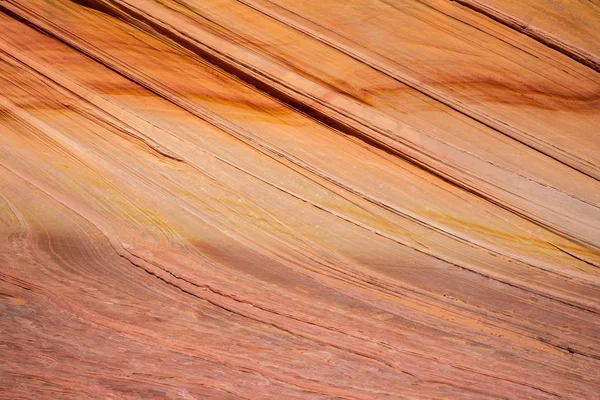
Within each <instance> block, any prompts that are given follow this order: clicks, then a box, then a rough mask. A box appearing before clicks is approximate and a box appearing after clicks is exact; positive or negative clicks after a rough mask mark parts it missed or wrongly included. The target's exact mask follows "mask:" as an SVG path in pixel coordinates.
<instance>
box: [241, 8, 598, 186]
mask: <svg viewBox="0 0 600 400" xmlns="http://www.w3.org/2000/svg"><path fill="white" fill-rule="evenodd" d="M239 1H240V2H241V3H243V4H246V5H248V6H250V7H251V8H253V9H255V10H258V11H260V12H261V13H263V14H265V15H268V16H269V17H271V18H275V19H277V20H279V21H281V22H282V23H284V24H286V25H289V26H292V27H294V28H295V29H298V30H299V31H301V32H303V33H305V34H307V35H308V36H310V37H312V38H314V39H315V40H319V41H322V42H323V43H326V44H327V45H329V46H331V47H333V48H336V49H338V50H340V51H342V52H344V53H345V54H347V55H348V56H350V57H352V58H355V59H357V60H359V61H360V62H363V63H365V64H367V65H369V66H371V67H373V68H375V69H377V70H378V71H381V72H382V73H385V74H386V75H388V76H390V77H393V78H394V79H397V80H398V81H399V82H402V83H403V84H406V85H408V86H410V87H411V88H413V89H415V90H417V91H419V92H421V93H423V94H425V95H426V96H428V97H431V98H432V99H434V100H436V101H438V102H440V103H442V104H444V105H446V106H448V107H450V108H452V109H453V110H455V111H457V112H459V113H461V114H464V115H466V116H468V117H469V118H472V119H473V120H475V121H477V122H479V123H481V124H483V125H485V126H487V127H489V128H491V129H493V130H495V131H497V132H501V133H503V134H505V135H507V136H508V137H510V138H512V139H513V140H516V141H518V142H519V143H522V144H524V145H528V146H531V147H532V148H533V149H535V150H536V151H539V152H541V153H542V154H544V155H546V156H548V157H551V158H553V159H555V160H557V161H559V162H561V163H564V164H565V165H567V166H569V167H571V168H574V169H575V170H577V171H578V172H580V173H583V174H586V175H588V176H590V177H592V178H594V179H598V177H599V176H600V175H598V171H597V165H596V163H595V162H594V160H593V159H591V160H590V159H585V158H584V157H581V156H580V155H576V154H570V153H569V151H570V150H566V149H565V146H560V145H554V144H552V143H550V142H545V141H543V139H540V138H539V137H537V136H538V135H536V134H533V133H531V132H529V131H528V130H526V129H520V128H519V127H518V126H517V125H518V124H507V123H506V122H505V121H504V120H503V118H502V117H499V116H497V115H496V116H495V115H493V112H492V113H490V112H489V111H488V112H486V111H482V110H479V109H478V107H477V106H476V105H475V106H474V105H471V104H467V103H466V102H465V101H462V100H461V99H460V98H459V97H458V96H456V95H455V93H452V92H450V93H448V92H447V91H445V90H443V88H437V87H435V86H436V85H435V82H434V81H435V79H431V80H432V81H433V82H431V83H428V82H427V81H428V80H429V79H428V77H427V76H426V75H425V76H423V77H421V78H419V77H418V75H419V74H418V73H417V71H415V69H412V68H410V67H407V66H405V65H400V64H399V63H397V62H395V61H394V59H393V57H389V56H386V55H383V54H380V53H377V52H376V51H374V50H371V49H370V48H369V47H368V46H365V45H362V44H361V43H358V42H356V41H354V40H352V37H351V36H349V37H348V36H344V34H342V33H338V32H336V31H335V30H334V29H329V28H327V27H325V26H322V25H319V24H318V23H316V22H314V20H311V19H310V18H309V17H308V16H304V15H302V13H301V12H295V11H293V10H292V9H291V7H287V8H286V7H285V6H283V5H280V4H279V3H281V2H273V1H269V0H265V1H262V0H259V1H256V0H239ZM273 8H275V9H276V11H272V9H273ZM431 8H432V9H433V10H435V11H439V10H438V9H437V8H435V7H431ZM298 20H300V22H298ZM465 24H466V22H465ZM475 29H479V28H476V27H475ZM438 86H439V85H438ZM513 122H514V121H513Z"/></svg>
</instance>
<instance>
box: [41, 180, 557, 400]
mask: <svg viewBox="0 0 600 400" xmlns="http://www.w3.org/2000/svg"><path fill="white" fill-rule="evenodd" d="M36 186H38V185H37V183H36ZM85 214H86V215H89V213H88V212H86V213H85ZM107 322H108V321H107ZM125 331H127V330H125ZM138 331H139V330H138ZM140 333H141V332H140ZM144 336H150V337H152V336H154V335H153V334H152V333H151V332H150V331H147V332H145V333H144ZM213 357H214V355H213ZM463 369H464V368H463ZM466 370H471V369H466ZM494 379H499V377H497V376H494ZM500 379H501V378H500ZM508 381H510V382H514V381H513V380H511V379H508ZM515 383H518V384H519V385H525V383H521V382H515ZM527 386H530V385H527ZM531 387H534V386H531ZM534 388H535V387H534ZM536 390H541V391H542V392H545V393H551V392H548V391H547V390H544V389H539V388H537V389H536ZM480 393H485V392H480ZM487 395H490V393H488V394H487Z"/></svg>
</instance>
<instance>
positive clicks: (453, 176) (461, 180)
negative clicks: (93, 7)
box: [80, 3, 596, 245]
mask: <svg viewBox="0 0 600 400" xmlns="http://www.w3.org/2000/svg"><path fill="white" fill-rule="evenodd" d="M94 4H95V3H94ZM98 7H100V6H98ZM107 7H108V6H107ZM125 7H127V5H126V6H125ZM100 8H102V7H100ZM105 9H106V7H105ZM128 11H129V12H130V14H131V15H133V16H134V17H137V18H142V21H144V23H149V21H150V20H149V19H150V18H153V17H152V16H150V15H148V14H146V16H140V15H139V13H138V11H136V10H133V11H132V10H131V9H128ZM111 13H114V9H113V11H111ZM166 16H167V14H165V13H163V14H161V18H166ZM184 26H185V25H184ZM154 27H155V28H157V29H159V31H160V32H162V33H165V31H164V29H165V28H164V26H163V25H162V24H161V25H156V24H154ZM168 29H170V31H168V32H166V33H168V34H169V38H171V39H174V40H175V41H176V42H178V43H180V44H182V45H184V46H186V45H187V46H186V47H188V48H189V47H190V45H191V46H192V50H194V51H196V52H198V51H199V46H200V47H203V46H204V44H203V43H206V39H207V33H202V39H203V42H202V43H200V42H198V41H197V40H195V41H194V43H190V39H189V36H188V38H186V37H185V36H184V37H181V36H177V35H178V33H177V30H175V31H174V30H173V29H174V28H172V25H171V28H168ZM179 29H183V28H181V27H180V28H179ZM190 29H192V31H193V33H195V34H198V32H199V31H198V29H197V28H196V27H192V28H190ZM173 35H175V38H174V37H173ZM209 36H210V34H209ZM192 37H193V36H192ZM209 40H210V39H209ZM212 40H213V42H214V40H217V42H215V43H218V44H219V46H220V48H221V49H222V48H231V46H232V44H229V43H225V44H223V41H222V40H221V41H219V39H218V38H214V37H213V39H212ZM209 43H210V41H209ZM214 46H216V45H214ZM214 46H213V49H209V50H210V51H213V53H212V54H208V56H207V53H206V47H205V46H204V50H202V49H200V54H201V55H202V56H203V57H205V58H206V57H208V60H209V61H211V62H213V63H216V65H217V66H219V67H222V68H225V69H226V70H229V71H230V72H233V73H234V74H236V75H238V76H240V77H241V78H243V79H244V80H246V81H249V82H250V83H252V84H253V85H255V86H256V85H258V87H259V88H260V89H261V90H264V91H266V92H267V93H269V94H271V95H274V96H275V97H277V98H279V99H281V100H283V101H284V102H287V103H291V104H292V105H293V106H295V107H297V108H299V109H301V110H305V111H306V110H307V109H306V107H307V106H308V107H310V109H309V110H308V111H309V114H310V115H312V116H313V117H316V118H317V119H319V120H321V121H322V122H325V123H326V124H329V125H331V126H333V127H334V128H337V129H341V130H342V131H343V132H345V133H350V134H352V135H354V136H358V137H361V138H363V139H365V138H367V142H369V143H373V140H375V141H376V143H378V144H381V145H383V146H384V148H387V149H388V151H390V150H391V151H393V152H394V153H396V154H401V155H402V156H403V157H408V158H409V159H410V160H411V161H412V162H414V163H416V164H417V165H420V166H424V167H426V168H427V169H428V170H429V171H432V172H434V173H436V174H438V175H440V176H442V177H443V178H445V179H450V180H451V181H452V182H454V183H455V184H459V185H460V186H461V187H463V188H465V189H467V190H470V191H473V192H474V193H477V194H478V195H480V196H484V198H486V199H488V200H490V201H494V203H495V204H497V205H501V206H503V207H507V206H508V204H515V203H519V202H522V201H524V200H525V198H524V197H521V196H517V195H515V194H513V193H506V194H505V196H503V198H500V199H498V200H496V199H495V198H494V197H495V196H497V194H498V193H504V188H503V187H502V186H499V185H494V186H492V187H491V188H489V189H484V188H482V186H486V185H489V184H490V180H489V179H488V180H484V181H481V180H480V178H479V176H477V175H476V174H473V173H471V172H469V171H485V170H486V169H489V168H490V167H492V168H494V171H495V173H496V174H504V175H506V178H503V179H512V178H514V176H515V173H514V172H511V173H507V171H504V170H503V168H499V166H493V165H490V164H489V163H488V162H484V161H483V160H479V159H477V158H475V157H473V156H472V155H471V154H468V153H467V154H465V153H464V152H460V153H459V154H460V155H461V157H462V158H463V159H464V157H465V156H467V157H471V158H470V161H469V163H470V164H471V165H470V166H468V167H466V166H465V167H463V166H460V165H457V166H456V167H454V168H455V169H453V170H448V165H451V164H450V163H451V162H452V161H453V160H452V159H449V158H448V156H446V158H444V160H443V162H441V163H440V162H439V159H436V158H433V157H432V155H431V154H429V153H428V150H427V148H426V147H425V148H424V147H422V144H420V142H422V141H423V139H426V140H431V139H432V138H431V137H427V136H424V135H422V133H419V132H416V134H417V136H415V134H414V132H411V131H408V130H407V129H406V127H402V128H401V132H402V133H401V134H400V135H399V136H400V137H409V138H413V140H414V143H417V146H418V147H414V145H413V144H410V142H409V143H407V145H408V147H405V146H403V147H401V149H400V153H397V150H398V145H399V142H397V140H396V139H397V138H396V137H394V138H388V137H389V135H388V134H387V133H385V132H384V131H382V130H381V129H377V126H376V125H373V124H372V122H373V121H369V124H365V122H361V121H357V120H350V121H346V122H343V121H342V123H343V124H344V125H342V126H340V125H339V123H337V122H336V121H332V120H331V119H330V117H329V116H328V115H324V114H323V113H321V111H319V110H318V109H315V108H313V107H312V106H310V105H308V104H307V102H308V101H315V100H318V98H319V97H324V96H325V97H326V96H327V94H326V93H327V92H322V93H321V94H319V95H316V96H315V95H312V94H307V95H309V97H308V98H307V97H306V95H302V94H300V93H299V92H297V89H293V88H290V87H287V88H286V87H284V88H283V90H286V91H288V93H289V90H292V96H295V95H300V96H303V97H301V99H300V101H304V104H300V105H298V103H297V101H296V100H294V99H290V98H289V95H288V94H285V93H284V94H283V96H284V97H282V93H281V91H279V90H278V89H276V88H275V86H281V84H283V82H282V81H279V80H273V79H274V78H265V76H264V75H263V76H261V74H260V72H261V71H263V70H264V71H271V73H272V72H273V68H274V67H273V65H270V64H267V66H266V67H265V66H264V62H263V63H262V64H260V61H257V58H256V57H257V55H252V56H251V60H253V61H254V63H255V64H256V65H263V67H262V69H259V70H258V73H259V75H258V79H263V80H264V79H269V81H268V82H267V83H265V82H264V81H259V83H258V84H257V82H256V79H257V77H256V71H254V72H255V73H254V74H253V75H251V76H249V75H248V69H250V71H251V72H252V70H253V69H254V68H255V67H254V66H253V65H252V64H250V65H243V64H239V61H238V65H241V67H242V68H244V69H245V71H240V69H239V68H238V67H236V66H235V65H232V64H230V63H229V61H227V60H228V59H229V58H230V56H229V53H231V54H239V51H238V52H237V53H236V50H235V46H234V47H233V49H232V50H229V51H228V53H222V52H218V53H216V55H215V53H214V48H215V47H214ZM226 46H228V47H226ZM80 47H81V46H80ZM80 50H81V48H80ZM82 51H85V50H82ZM224 63H225V64H224ZM232 68H234V70H233V71H232ZM277 68H279V69H281V67H277V66H275V70H274V71H275V73H276V74H277ZM281 73H283V74H284V76H287V81H286V82H285V84H288V82H289V81H293V80H292V79H291V78H290V76H292V75H293V74H294V73H293V72H291V71H289V70H285V69H284V70H283V71H282V72H279V74H281ZM240 74H241V75H240ZM295 78H298V79H301V78H299V77H298V76H295ZM301 82H303V84H302V87H303V90H305V88H307V87H314V85H315V84H314V82H306V80H304V81H302V80H301ZM273 90H275V92H274V91H273ZM321 90H322V89H321ZM324 93H325V94H324ZM344 100H345V101H346V103H347V102H348V101H349V100H348V99H344ZM321 105H322V106H324V107H326V108H327V111H326V112H331V106H330V105H329V104H325V103H322V104H321ZM355 105H356V104H355ZM351 110H352V109H349V111H344V112H343V114H342V115H341V116H340V114H339V113H338V114H337V115H338V117H336V118H337V119H338V120H339V118H345V119H346V118H349V117H350V116H354V115H361V114H365V113H367V114H373V117H374V118H375V120H378V119H379V120H381V119H382V118H384V121H385V118H386V117H385V116H383V115H382V114H381V113H378V112H377V111H375V110H372V109H364V108H363V109H358V110H354V111H351ZM310 111H313V112H310ZM315 111H316V112H317V114H314V112H315ZM333 111H334V112H339V111H340V110H339V109H338V110H333ZM342 111H343V109H342ZM357 123H360V124H361V126H362V127H363V128H362V129H361V131H360V132H357V131H356V129H355V128H349V127H350V126H352V125H354V126H355V125H356V124H357ZM385 123H386V124H387V125H390V123H391V124H394V122H393V120H389V121H386V122H385ZM396 124H397V122H396ZM373 128H376V131H375V132H373V130H372V129H373ZM348 129H350V131H348ZM382 135H384V136H382ZM373 138H375V139H373ZM390 140H391V141H390ZM425 143H426V142H425ZM434 145H435V146H437V147H438V148H439V147H440V146H442V148H443V146H448V145H447V144H446V143H443V142H437V143H435V144H434ZM447 148H448V150H444V152H446V153H447V154H451V153H452V152H454V151H455V150H457V149H456V148H455V147H454V148H452V147H447ZM415 151H416V152H415ZM423 151H425V153H423ZM461 162H462V161H461ZM481 163H484V164H483V166H476V165H477V164H481ZM457 167H458V169H456V168H457ZM461 175H466V179H465V177H461ZM471 179H476V180H477V181H478V183H477V186H473V184H469V183H468V182H469V180H471ZM495 179H497V178H495ZM521 179H524V183H525V182H526V183H525V184H523V185H521V187H522V188H524V189H525V190H527V189H526V188H527V187H528V186H530V185H531V180H530V179H528V178H526V177H523V178H521ZM539 188H541V189H542V190H547V189H549V188H550V187H546V188H544V187H543V186H540V187H539ZM534 193H535V191H533V192H530V194H534ZM547 194H551V193H547ZM552 195H553V196H555V197H556V196H563V195H566V192H561V191H558V192H554V193H552ZM506 196H508V197H509V198H510V197H512V200H508V199H507V198H506ZM534 196H535V195H534ZM531 198H532V197H531V196H529V197H528V199H527V200H526V201H528V202H531ZM554 203H556V201H555V202H554ZM584 204H585V203H584ZM587 204H588V205H589V206H590V207H595V205H594V203H591V202H588V203H587ZM537 206H538V207H539V206H541V204H539V203H538V204H537ZM521 207H522V206H521ZM510 209H511V210H512V211H514V212H516V213H518V214H519V215H520V216H522V217H525V218H528V219H530V220H532V221H535V222H536V223H542V224H543V226H545V227H550V228H551V229H553V230H556V231H557V232H561V233H563V234H567V235H568V237H570V238H575V239H576V240H582V239H583V238H582V237H581V236H580V235H574V234H573V233H570V232H567V231H565V227H566V226H569V225H571V224H572V223H573V220H572V216H567V215H563V216H559V215H557V214H554V218H547V215H548V212H550V210H549V209H548V208H546V207H544V209H543V211H539V212H536V213H535V215H536V217H535V218H532V210H531V209H530V208H525V209H520V207H517V206H513V207H511V208H510ZM570 209H571V210H572V208H570ZM552 212H553V213H556V212H557V210H552ZM590 212H593V211H591V209H589V210H588V211H586V212H585V217H582V218H581V219H580V220H579V221H580V222H579V223H583V224H586V225H587V223H586V220H587V219H588V218H589V216H590ZM542 216H544V217H542ZM556 218H561V223H560V228H557V224H552V225H548V223H549V222H550V223H552V222H551V221H555V220H556ZM593 226H594V225H593V224H592V225H587V227H586V228H585V229H593ZM557 229H558V230H557ZM571 232H573V231H571ZM586 236H588V235H587V234H586ZM589 236H590V237H594V236H595V235H594V234H590V235H589ZM583 240H584V242H586V243H589V244H593V243H594V242H593V241H592V242H589V240H588V239H583ZM594 245H596V244H594Z"/></svg>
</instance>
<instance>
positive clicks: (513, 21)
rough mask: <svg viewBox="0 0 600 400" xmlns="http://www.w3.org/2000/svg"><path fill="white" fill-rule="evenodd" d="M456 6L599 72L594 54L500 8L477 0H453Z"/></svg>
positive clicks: (542, 3) (599, 61)
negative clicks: (467, 9)
mask: <svg viewBox="0 0 600 400" xmlns="http://www.w3.org/2000/svg"><path fill="white" fill-rule="evenodd" d="M455 1H456V2H457V3H458V4H461V5H463V6H465V7H468V8H470V9H472V10H474V11H476V12H478V13H481V14H483V15H485V16H487V17H489V18H491V19H493V20H494V21H497V22H499V23H501V24H503V25H506V26H508V27H509V28H511V29H514V30H516V31H517V32H520V33H523V34H525V35H527V36H529V37H531V38H532V39H534V40H536V41H538V42H540V43H542V44H543V45H545V46H548V47H550V48H551V49H554V50H556V51H559V52H561V53H562V54H564V55H566V56H567V57H570V58H572V59H573V60H575V61H577V62H579V63H581V64H583V65H586V66H588V67H590V68H591V69H593V70H595V71H596V72H600V59H598V57H597V56H595V55H594V54H592V53H590V52H588V51H586V50H585V49H582V48H580V47H577V45H576V44H572V43H569V42H566V41H565V40H564V39H563V38H561V37H559V36H556V35H554V34H552V33H551V32H548V31H546V30H544V29H541V28H538V27H536V26H535V25H532V24H531V23H529V22H526V21H524V20H523V19H520V18H518V17H517V16H514V15H511V14H510V13H507V12H505V11H503V10H502V9H501V8H497V7H494V6H492V5H490V4H486V2H485V1H478V0H455ZM540 6H542V7H544V6H545V7H547V6H548V4H545V3H544V2H541V4H540ZM573 22H574V24H575V26H576V27H579V25H580V23H579V21H573Z"/></svg>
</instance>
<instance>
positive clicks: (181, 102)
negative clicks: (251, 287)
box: [93, 53, 554, 269]
mask: <svg viewBox="0 0 600 400" xmlns="http://www.w3.org/2000/svg"><path fill="white" fill-rule="evenodd" d="M93 56H94V58H96V59H97V58H98V57H108V60H106V59H104V58H103V60H104V62H108V63H110V66H111V67H112V68H115V66H114V65H113V64H112V62H111V61H110V60H111V58H110V56H106V55H102V54H101V53H100V54H99V53H95V54H94V55H93ZM118 68H119V71H118V72H120V73H122V74H126V75H127V76H128V78H129V79H134V80H135V81H136V82H138V83H141V84H142V86H145V87H149V88H151V89H152V88H153V83H152V81H151V80H150V78H144V77H143V75H142V76H137V75H132V73H131V72H129V70H128V69H126V67H125V66H119V67H118ZM140 78H142V79H144V80H143V81H140V80H139V79H140ZM153 91H155V92H157V93H159V94H160V95H161V96H169V99H174V100H173V101H174V102H175V103H176V104H178V105H179V106H183V107H184V108H186V109H187V110H188V111H190V112H192V113H194V114H195V115H198V116H200V117H201V118H203V119H206V118H210V119H212V120H215V118H216V121H217V126H218V127H220V128H221V129H223V128H226V129H227V130H228V131H230V132H231V130H230V129H229V128H227V127H228V126H231V123H230V122H228V121H225V120H223V119H222V118H220V117H218V116H214V115H210V114H209V115H208V116H207V114H206V112H205V110H203V111H199V109H198V108H197V106H195V105H192V104H189V103H186V102H185V100H184V99H183V98H180V97H175V95H174V94H171V93H169V90H168V89H167V88H164V87H162V88H161V87H158V88H156V87H154V89H153ZM235 131H236V132H237V133H238V134H239V133H240V132H241V131H240V129H239V128H237V129H235ZM243 136H244V137H245V138H246V140H248V139H249V136H248V134H244V135H243ZM251 142H253V140H251ZM471 240H472V239H471ZM479 245H481V243H480V244H479ZM551 268H552V267H551ZM552 269H554V268H552Z"/></svg>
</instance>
